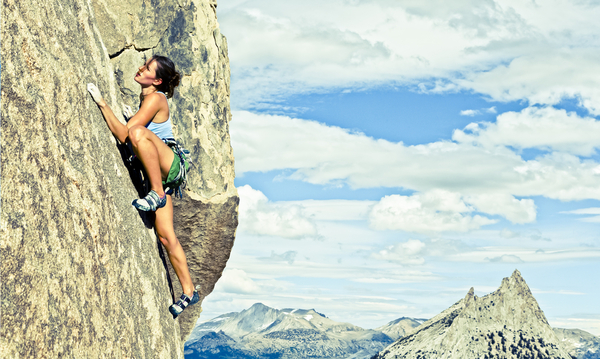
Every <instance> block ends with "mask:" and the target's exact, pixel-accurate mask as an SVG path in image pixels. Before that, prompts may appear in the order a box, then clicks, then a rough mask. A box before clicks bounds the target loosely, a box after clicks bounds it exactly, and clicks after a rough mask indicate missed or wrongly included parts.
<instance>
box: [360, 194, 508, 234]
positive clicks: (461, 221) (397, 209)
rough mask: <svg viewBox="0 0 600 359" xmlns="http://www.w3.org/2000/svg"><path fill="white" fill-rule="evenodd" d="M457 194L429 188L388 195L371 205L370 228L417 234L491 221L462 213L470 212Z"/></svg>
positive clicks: (462, 229)
mask: <svg viewBox="0 0 600 359" xmlns="http://www.w3.org/2000/svg"><path fill="white" fill-rule="evenodd" d="M471 211H472V209H471V208H469V207H468V206H467V205H466V204H465V202H464V201H463V200H462V199H461V196H460V194H458V193H454V192H448V191H444V190H432V191H429V192H426V193H422V194H421V193H418V194H414V195H412V196H400V195H391V196H386V197H384V198H382V199H381V201H380V202H379V203H377V204H376V205H375V206H373V209H372V210H371V213H370V215H369V221H370V224H371V227H373V228H374V229H378V230H384V229H395V230H404V231H409V232H418V233H434V232H445V231H455V232H466V231H469V230H473V229H478V228H479V227H481V226H484V225H487V224H492V223H495V222H496V221H495V220H491V219H489V218H486V217H483V216H480V215H475V216H470V215H468V214H466V213H468V212H471Z"/></svg>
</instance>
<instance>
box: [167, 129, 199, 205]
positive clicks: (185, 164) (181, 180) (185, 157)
mask: <svg viewBox="0 0 600 359" xmlns="http://www.w3.org/2000/svg"><path fill="white" fill-rule="evenodd" d="M162 140H163V142H164V143H165V144H166V145H167V146H169V147H170V148H171V150H173V152H174V153H175V154H176V155H177V156H178V157H179V173H177V176H176V177H175V178H174V179H173V180H171V181H169V182H167V183H165V192H167V193H169V194H171V193H175V196H177V194H178V193H179V198H183V192H182V189H184V188H185V187H186V185H187V173H188V170H189V168H190V165H191V164H192V158H191V156H190V151H188V150H186V149H185V148H183V146H182V145H181V144H179V142H177V141H176V140H175V139H174V138H163V139H162Z"/></svg>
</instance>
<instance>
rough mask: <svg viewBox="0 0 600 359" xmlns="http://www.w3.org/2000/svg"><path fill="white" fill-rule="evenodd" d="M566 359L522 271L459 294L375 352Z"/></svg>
mask: <svg viewBox="0 0 600 359" xmlns="http://www.w3.org/2000/svg"><path fill="white" fill-rule="evenodd" d="M524 357H532V358H533V357H536V358H544V359H570V358H571V357H570V356H569V354H567V352H566V350H565V349H564V348H562V347H561V344H560V342H559V341H558V339H557V338H556V335H555V334H554V332H553V331H552V328H550V326H549V325H548V322H547V320H546V318H545V316H544V313H543V312H542V310H541V309H540V307H539V305H538V303H537V301H536V300H535V298H534V297H533V295H532V294H531V291H530V290H529V287H528V286H527V284H526V283H525V280H523V278H522V277H521V273H520V272H519V271H518V270H515V271H514V272H513V274H512V276H511V277H509V278H504V279H503V280H502V283H501V285H500V288H499V289H498V290H496V291H495V292H493V293H491V294H488V295H486V296H483V297H481V298H477V296H475V294H474V289H473V288H471V289H470V290H469V292H468V293H467V295H466V296H465V298H464V299H462V300H460V301H459V302H457V303H456V304H454V305H453V306H452V307H450V308H448V309H447V310H445V311H444V312H442V313H440V314H439V315H437V316H435V317H434V318H432V319H430V320H429V321H427V322H425V323H423V324H422V325H421V326H420V327H418V328H416V329H415V331H413V332H412V333H410V334H408V335H407V336H405V337H403V338H400V339H399V340H398V341H397V342H395V343H394V344H392V345H390V346H389V347H387V348H386V349H385V350H383V351H382V352H380V353H379V354H378V355H376V356H375V357H374V358H377V359H384V358H385V359H388V358H407V359H408V358H411V359H412V358H445V359H450V358H452V359H475V358H515V359H516V358H524Z"/></svg>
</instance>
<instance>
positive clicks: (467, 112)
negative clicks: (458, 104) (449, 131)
mask: <svg viewBox="0 0 600 359" xmlns="http://www.w3.org/2000/svg"><path fill="white" fill-rule="evenodd" d="M479 114H481V112H479V110H463V111H460V115H461V116H471V117H472V116H475V115H479Z"/></svg>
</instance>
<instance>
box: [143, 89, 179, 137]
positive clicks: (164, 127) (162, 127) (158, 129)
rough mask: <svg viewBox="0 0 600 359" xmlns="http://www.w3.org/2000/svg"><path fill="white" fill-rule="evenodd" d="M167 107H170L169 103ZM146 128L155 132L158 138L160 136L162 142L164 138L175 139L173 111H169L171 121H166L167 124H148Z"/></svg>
mask: <svg viewBox="0 0 600 359" xmlns="http://www.w3.org/2000/svg"><path fill="white" fill-rule="evenodd" d="M157 92H158V93H162V94H163V95H165V94H164V93H163V92H160V91H157ZM166 97H167V95H165V98H166ZM167 106H169V102H168V101H167ZM146 128H147V129H149V130H150V131H152V132H154V134H155V135H156V136H158V138H160V139H161V140H162V139H163V138H173V126H172V125H171V110H170V109H169V119H168V120H166V121H165V122H162V123H155V122H152V121H150V122H148V124H147V125H146Z"/></svg>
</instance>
